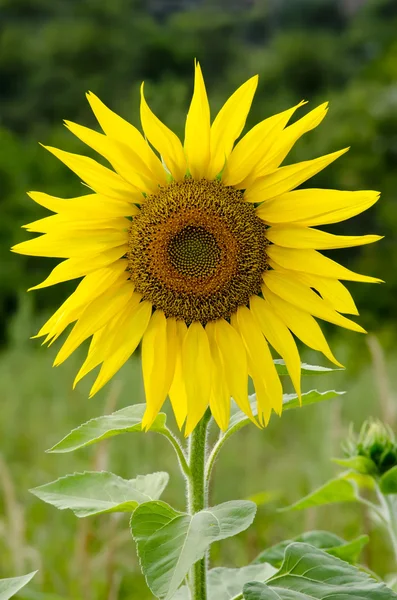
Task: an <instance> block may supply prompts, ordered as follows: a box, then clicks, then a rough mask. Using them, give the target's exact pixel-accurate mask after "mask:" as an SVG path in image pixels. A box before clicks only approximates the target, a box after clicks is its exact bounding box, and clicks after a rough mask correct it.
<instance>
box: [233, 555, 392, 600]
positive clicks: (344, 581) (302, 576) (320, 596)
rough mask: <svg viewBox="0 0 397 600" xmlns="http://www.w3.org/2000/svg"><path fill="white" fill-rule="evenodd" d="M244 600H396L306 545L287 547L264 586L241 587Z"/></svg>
mask: <svg viewBox="0 0 397 600" xmlns="http://www.w3.org/2000/svg"><path fill="white" fill-rule="evenodd" d="M243 597H244V598H245V600H325V599H327V600H397V594H395V593H394V592H393V591H392V590H391V589H390V588H388V587H387V586H386V585H385V584H384V583H380V582H379V581H376V580H375V579H373V578H372V577H370V576H369V575H367V574H366V573H364V572H363V571H360V570H359V569H357V568H356V567H354V566H353V565H350V564H349V563H347V562H344V561H342V560H340V559H339V558H336V557H334V556H330V555H329V554H327V553H326V552H324V551H323V550H320V549H319V548H315V547H314V546H310V545H309V544H300V543H294V544H290V545H289V546H288V548H287V549H286V551H285V558H284V562H283V565H282V567H281V569H280V570H279V571H278V572H277V573H276V574H275V575H274V576H273V577H271V578H270V579H269V580H268V581H267V583H258V582H252V583H248V584H246V585H245V586H244V593H243Z"/></svg>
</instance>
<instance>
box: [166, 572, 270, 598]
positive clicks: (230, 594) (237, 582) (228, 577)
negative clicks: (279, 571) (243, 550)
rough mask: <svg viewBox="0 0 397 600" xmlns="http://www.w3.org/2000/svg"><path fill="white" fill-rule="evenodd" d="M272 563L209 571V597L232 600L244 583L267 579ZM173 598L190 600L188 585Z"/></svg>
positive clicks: (180, 589)
mask: <svg viewBox="0 0 397 600" xmlns="http://www.w3.org/2000/svg"><path fill="white" fill-rule="evenodd" d="M275 572H276V569H274V568H273V567H272V566H271V565H266V564H261V565H248V566H247V567H242V568H241V569H224V568H221V567H218V568H217V569H211V570H210V571H209V572H208V597H209V600H231V599H232V598H234V597H235V596H237V594H239V593H240V592H241V590H242V589H243V586H244V584H246V583H248V582H249V581H254V580H258V581H265V580H266V579H269V577H271V576H272V575H273V574H274V573H275ZM172 600H190V592H189V589H188V588H187V586H185V585H184V586H182V587H181V588H179V590H178V591H177V593H176V594H175V595H174V596H173V597H172Z"/></svg>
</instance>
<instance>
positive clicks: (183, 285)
mask: <svg viewBox="0 0 397 600" xmlns="http://www.w3.org/2000/svg"><path fill="white" fill-rule="evenodd" d="M265 232H266V226H265V225H264V223H263V222H262V221H261V220H260V219H259V218H258V217H257V216H256V214H255V208H254V206H253V205H252V204H249V203H248V202H245V201H244V199H243V193H242V192H241V191H239V190H235V189H234V188H231V187H226V186H224V185H223V184H222V183H221V182H219V181H207V180H205V179H202V180H199V181H195V180H193V179H185V180H183V181H180V182H173V183H171V184H170V185H168V186H166V187H163V188H160V189H159V192H158V193H157V194H152V195H150V196H148V197H147V198H146V199H145V202H144V203H143V205H142V208H141V211H140V213H139V215H137V216H136V217H134V219H133V221H132V223H131V226H130V229H129V244H128V246H129V249H128V253H127V258H128V268H129V271H130V274H131V280H132V281H133V283H134V285H135V290H136V291H137V292H140V293H141V294H142V296H143V298H144V299H145V300H149V301H150V302H152V304H153V305H154V306H155V307H156V308H157V309H161V310H163V311H164V313H165V315H166V316H167V317H176V318H177V319H182V320H184V321H185V322H186V323H191V322H192V321H200V322H201V323H203V324H205V323H207V322H208V321H212V320H216V319H220V318H225V319H229V318H230V316H231V315H232V313H233V312H235V311H236V310H237V308H238V306H240V305H245V304H247V303H248V301H249V298H250V297H251V296H252V295H254V294H259V293H260V292H261V283H262V275H263V272H264V271H265V270H266V268H267V258H266V246H267V244H268V241H267V239H266V235H265Z"/></svg>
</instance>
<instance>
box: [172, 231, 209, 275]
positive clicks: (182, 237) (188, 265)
mask: <svg viewBox="0 0 397 600" xmlns="http://www.w3.org/2000/svg"><path fill="white" fill-rule="evenodd" d="M168 256H169V260H170V263H171V264H172V266H173V267H174V268H175V269H176V270H177V271H178V272H179V273H180V274H181V275H184V276H185V277H200V278H203V277H207V276H209V275H212V274H213V273H214V272H215V270H216V268H217V267H218V265H219V261H220V257H221V250H220V248H219V246H218V244H217V241H216V238H215V236H214V235H213V234H212V233H211V232H210V231H208V230H207V229H205V227H197V226H194V225H187V226H186V227H185V228H184V229H181V231H179V232H178V233H177V234H176V235H175V236H174V237H173V238H172V239H171V241H170V243H169V245H168Z"/></svg>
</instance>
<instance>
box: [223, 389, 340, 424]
mask: <svg viewBox="0 0 397 600" xmlns="http://www.w3.org/2000/svg"><path fill="white" fill-rule="evenodd" d="M343 394H345V392H337V391H335V390H329V391H327V392H319V391H318V390H310V391H309V392H305V393H303V394H302V404H300V403H299V398H298V396H297V395H296V394H284V395H283V410H290V409H291V408H300V407H301V406H308V405H309V404H317V403H318V402H324V400H330V399H331V398H335V397H336V396H343ZM249 401H250V404H251V409H252V412H253V414H254V416H256V415H257V414H258V407H257V403H256V394H252V395H251V396H250V397H249ZM249 422H250V421H249V419H248V418H247V415H246V414H245V413H243V412H242V411H241V410H240V409H239V408H238V406H237V405H233V406H232V410H231V415H230V421H229V427H228V429H227V430H226V432H225V433H228V432H230V430H231V429H234V428H236V429H240V427H243V426H244V425H245V424H248V423H249Z"/></svg>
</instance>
